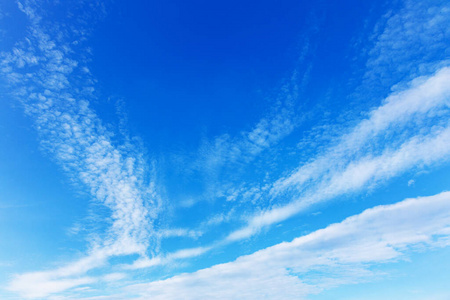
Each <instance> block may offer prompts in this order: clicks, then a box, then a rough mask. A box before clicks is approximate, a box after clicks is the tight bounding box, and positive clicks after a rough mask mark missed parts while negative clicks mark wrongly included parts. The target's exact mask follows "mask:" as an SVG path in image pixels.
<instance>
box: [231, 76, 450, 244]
mask: <svg viewBox="0 0 450 300" xmlns="http://www.w3.org/2000/svg"><path fill="white" fill-rule="evenodd" d="M418 81H419V82H420V83H417V82H416V83H414V84H413V85H412V86H411V87H410V88H409V89H408V90H406V91H403V92H400V93H395V94H393V95H391V96H390V97H388V98H387V99H386V100H385V102H384V104H383V105H382V106H380V107H379V108H377V109H375V110H373V111H372V112H371V113H370V114H369V115H370V117H369V118H368V119H366V120H363V121H362V122H361V123H359V124H358V125H357V126H356V127H355V128H353V129H352V130H350V132H349V133H348V134H345V135H343V136H342V137H340V139H339V140H340V142H339V143H338V144H337V145H336V146H335V147H332V148H331V149H329V150H328V151H326V153H325V154H324V155H322V156H319V157H317V158H316V159H314V160H313V161H312V162H310V163H307V164H305V165H303V166H301V167H299V168H298V169H297V170H295V171H294V172H292V173H291V174H290V175H289V176H287V177H284V178H281V179H279V180H278V181H276V182H275V183H274V184H273V186H272V187H271V189H270V191H269V197H281V196H283V197H286V195H289V197H293V198H294V200H293V201H292V202H290V203H289V204H287V205H276V206H274V207H273V208H272V209H267V210H265V211H263V212H261V213H258V214H256V215H255V216H254V217H251V218H250V219H249V221H248V226H246V227H244V228H242V229H240V230H237V231H235V232H233V233H231V234H230V235H229V236H228V240H230V241H233V240H238V239H243V238H246V237H249V236H251V235H253V234H255V233H257V232H258V231H259V230H260V229H261V228H262V227H264V226H268V225H271V224H274V223H278V222H281V221H283V220H285V219H287V218H289V217H291V216H293V215H295V214H297V213H298V212H300V211H301V210H304V209H306V208H307V207H309V206H311V205H312V204H314V203H317V202H321V201H325V200H329V199H332V198H333V197H336V196H338V195H342V194H345V193H349V192H355V191H358V190H360V189H361V188H363V187H366V186H367V185H369V184H373V183H375V182H377V181H382V180H387V179H390V178H392V177H394V176H397V175H398V174H401V173H402V172H404V171H406V170H409V169H411V168H413V167H418V166H429V165H432V164H433V163H437V162H440V163H442V162H443V161H445V160H448V158H449V154H450V143H449V141H450V136H449V132H450V129H449V127H448V125H449V124H448V121H447V119H446V117H445V116H447V115H448V98H449V96H450V87H449V85H448V82H449V81H450V68H443V69H442V70H440V71H439V72H437V73H436V74H435V75H433V76H431V77H429V78H427V79H424V78H421V79H420V80H418ZM436 116H438V118H437V119H434V124H435V126H434V128H432V129H430V130H431V131H430V132H425V133H426V134H425V135H412V136H411V137H406V139H405V137H402V138H400V139H399V140H400V141H401V140H402V139H403V142H402V143H401V144H400V145H398V142H399V140H396V139H394V138H392V139H385V138H384V137H385V136H386V135H388V134H389V133H390V132H392V131H393V132H395V130H398V128H402V127H405V126H407V125H409V122H410V121H411V120H415V121H417V120H420V119H423V118H433V117H436ZM423 129H424V128H422V130H423ZM380 136H381V137H380ZM380 138H381V141H380V140H379V139H380ZM374 141H376V142H377V143H378V145H377V144H376V143H374ZM380 143H381V145H379V144H380ZM374 144H375V147H374V148H375V149H378V148H381V149H382V150H381V151H382V152H381V153H379V154H378V153H377V150H375V151H374V150H372V151H368V150H367V146H368V145H374ZM380 146H381V147H380Z"/></svg>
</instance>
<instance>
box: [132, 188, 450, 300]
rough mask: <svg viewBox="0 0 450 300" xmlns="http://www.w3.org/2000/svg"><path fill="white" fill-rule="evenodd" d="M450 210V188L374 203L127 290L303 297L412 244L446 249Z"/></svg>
mask: <svg viewBox="0 0 450 300" xmlns="http://www.w3.org/2000/svg"><path fill="white" fill-rule="evenodd" d="M449 211H450V192H444V193H441V194H438V195H435V196H430V197H423V198H416V199H407V200H404V201H402V202H399V203H396V204H393V205H385V206H377V207H375V208H372V209H368V210H366V211H364V212H363V213H361V214H359V215H356V216H352V217H349V218H347V219H346V220H344V221H342V222H341V223H337V224H333V225H330V226H328V227H326V228H325V229H321V230H318V231H315V232H313V233H311V234H308V235H306V236H303V237H299V238H296V239H294V240H293V241H292V242H285V243H281V244H278V245H276V246H273V247H269V248H267V249H264V250H260V251H258V252H255V253H253V254H251V255H248V256H242V257H240V258H238V259H237V260H236V261H234V262H230V263H226V264H220V265H216V266H213V267H211V268H208V269H203V270H200V271H197V272H195V273H188V274H183V275H179V276H175V277H172V278H169V279H165V280H161V281H155V282H151V283H146V284H136V285H132V286H130V287H128V288H127V289H128V291H129V292H132V293H139V294H140V298H139V299H147V298H149V297H151V298H152V299H179V296H180V295H183V298H184V299H206V298H208V299H235V298H239V299H293V298H295V299H303V298H306V296H308V295H310V294H315V293H318V292H320V291H322V290H323V289H327V288H331V287H334V286H338V285H341V284H346V283H356V282H360V281H361V280H366V279H368V278H372V277H373V276H377V273H376V272H374V271H372V270H371V266H372V265H374V264H379V263H387V262H395V261H398V260H399V259H403V258H405V257H406V256H407V255H408V253H410V252H411V251H414V249H415V247H416V246H420V249H424V247H425V248H430V247H440V246H446V245H447V244H448V237H449V234H450V214H449ZM313 272H316V274H317V275H318V276H312V275H311V274H312V273H313ZM319 275H320V276H319Z"/></svg>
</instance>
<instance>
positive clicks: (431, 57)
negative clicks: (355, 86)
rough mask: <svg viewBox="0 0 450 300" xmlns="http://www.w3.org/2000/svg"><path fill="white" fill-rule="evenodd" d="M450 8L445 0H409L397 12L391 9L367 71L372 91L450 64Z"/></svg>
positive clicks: (376, 37)
mask: <svg viewBox="0 0 450 300" xmlns="http://www.w3.org/2000/svg"><path fill="white" fill-rule="evenodd" d="M449 11H450V4H449V3H448V1H445V0H431V1H419V2H418V1H412V0H406V1H402V2H401V3H400V9H399V10H398V11H397V12H396V13H395V14H392V12H389V13H387V14H386V16H384V18H382V20H381V21H380V22H379V24H378V26H377V28H378V30H376V32H375V34H374V36H373V43H374V46H373V47H372V49H370V50H369V59H368V61H367V71H366V74H365V85H366V86H369V87H370V89H371V92H373V91H375V90H376V89H377V88H383V89H386V88H387V87H390V86H392V85H394V84H396V83H398V82H400V81H403V82H405V81H408V80H411V79H413V78H415V77H418V76H423V75H429V74H431V73H433V72H434V71H435V70H436V69H438V68H440V67H442V66H445V65H449V63H450V62H449V61H448V58H449V55H450V50H449V48H448V40H449V39H450V29H449V28H450V18H449V17H448V15H449Z"/></svg>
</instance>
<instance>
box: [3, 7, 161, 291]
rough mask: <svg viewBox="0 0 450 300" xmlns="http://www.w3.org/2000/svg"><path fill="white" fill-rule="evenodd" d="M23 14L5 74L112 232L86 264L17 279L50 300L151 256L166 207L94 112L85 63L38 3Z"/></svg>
mask: <svg viewBox="0 0 450 300" xmlns="http://www.w3.org/2000/svg"><path fill="white" fill-rule="evenodd" d="M19 8H20V9H21V10H22V11H23V12H24V13H26V15H27V16H28V17H29V20H30V23H31V25H30V27H29V30H28V35H27V37H26V38H25V39H24V41H23V42H22V43H19V44H18V45H17V46H16V47H15V48H14V49H12V51H11V52H8V53H2V54H1V60H0V67H1V72H2V74H3V75H4V76H5V78H6V79H7V80H8V83H9V85H10V86H11V91H12V94H14V95H15V96H16V98H18V100H19V101H20V102H21V104H22V105H23V107H24V109H25V112H26V113H27V114H28V115H29V116H30V117H31V118H32V120H33V121H34V122H35V125H36V128H37V130H38V133H39V135H40V138H41V142H42V146H43V148H44V149H45V150H46V151H48V152H49V153H51V154H52V155H53V157H54V158H55V160H56V162H57V163H58V164H59V165H60V166H62V168H63V169H64V170H65V171H66V173H67V174H68V175H69V176H70V177H71V178H72V179H73V180H74V182H78V183H80V182H81V183H82V184H84V186H85V187H86V188H87V189H88V191H89V192H90V194H91V196H92V199H93V201H95V202H96V203H99V204H102V205H104V206H105V207H107V208H108V209H109V210H110V212H111V215H110V217H109V218H108V220H107V221H106V222H107V223H109V225H110V227H109V229H108V230H107V231H106V232H103V233H100V235H99V236H100V237H101V238H100V239H95V240H94V239H93V240H92V245H91V247H90V250H89V253H88V255H87V256H86V257H84V258H82V259H80V260H78V261H75V262H73V263H70V264H67V265H66V266H64V267H61V268H57V269H55V270H51V271H44V272H32V273H25V274H22V275H17V276H15V277H14V278H13V280H12V281H11V282H10V285H9V289H10V290H12V291H16V292H18V293H19V294H21V295H22V296H24V297H45V296H47V295H48V294H50V293H56V292H61V291H63V290H65V289H68V288H71V287H74V286H78V285H82V284H86V283H91V282H93V280H94V279H92V278H90V277H82V276H81V275H82V274H84V273H85V272H87V271H89V270H91V269H93V268H97V267H100V266H103V265H105V264H106V263H107V260H108V258H109V257H111V256H118V255H128V254H135V253H137V254H141V255H146V252H147V250H148V249H149V248H151V247H153V246H154V245H152V244H151V243H152V241H155V239H156V237H155V236H154V235H153V233H152V222H153V220H154V218H155V217H156V213H157V211H158V207H159V205H160V203H159V198H158V196H157V195H156V193H155V191H154V188H153V186H152V184H153V183H152V182H151V180H149V177H150V176H149V174H148V172H147V171H148V168H147V166H146V163H145V160H144V158H143V154H142V153H140V152H139V151H138V148H136V147H133V145H131V143H129V142H125V143H123V144H120V143H118V141H115V140H113V139H112V137H113V133H112V132H109V131H108V130H107V129H106V128H105V126H103V125H102V121H101V120H100V118H99V117H98V116H97V115H96V114H95V112H94V111H93V110H92V109H91V108H90V105H89V102H88V101H87V99H92V98H93V96H92V92H93V87H92V82H93V80H92V79H91V78H90V77H89V76H88V74H86V69H85V67H84V66H83V64H84V62H83V61H76V60H75V59H73V58H72V57H71V55H72V52H73V51H71V50H70V49H71V48H70V43H65V42H64V41H62V40H61V39H58V38H54V37H52V36H51V34H50V32H52V31H51V30H48V28H47V27H46V26H44V25H43V24H41V19H40V17H38V15H37V14H36V12H35V4H34V2H32V1H31V2H30V1H26V2H24V3H23V4H21V3H19ZM59 34H62V35H63V34H64V33H63V32H60V33H59ZM66 38H67V37H66ZM67 40H70V39H69V38H67ZM30 72H31V73H30ZM80 73H81V74H82V76H81V77H79V76H78V75H79V74H80ZM80 78H83V80H84V81H85V82H84V83H85V84H86V85H83V86H81V88H80V87H79V86H78V85H77V84H74V83H73V82H75V83H76V82H78V81H79V80H80Z"/></svg>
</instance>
